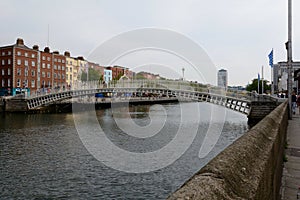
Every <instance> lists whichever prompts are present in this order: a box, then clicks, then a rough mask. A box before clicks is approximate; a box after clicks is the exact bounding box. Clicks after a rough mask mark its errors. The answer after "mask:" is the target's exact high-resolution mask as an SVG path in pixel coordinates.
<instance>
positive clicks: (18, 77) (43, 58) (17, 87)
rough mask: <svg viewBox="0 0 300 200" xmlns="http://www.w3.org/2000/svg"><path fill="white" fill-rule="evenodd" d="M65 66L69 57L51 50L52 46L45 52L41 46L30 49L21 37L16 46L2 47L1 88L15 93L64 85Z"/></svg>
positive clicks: (5, 91) (4, 91)
mask: <svg viewBox="0 0 300 200" xmlns="http://www.w3.org/2000/svg"><path fill="white" fill-rule="evenodd" d="M65 66H66V58H65V56H63V55H60V54H59V53H58V52H53V53H51V52H50V49H49V48H48V47H46V48H45V49H44V51H39V47H38V46H37V45H34V46H33V48H29V47H27V46H26V45H25V44H24V41H23V40H22V39H20V38H19V39H17V42H16V44H14V45H10V46H4V47H0V70H1V73H0V84H1V85H0V91H2V95H3V94H5V95H15V94H18V93H20V92H21V91H27V92H30V93H34V92H36V91H43V90H44V91H45V90H46V89H47V90H49V89H53V88H55V87H56V88H58V87H59V88H61V87H64V86H65V84H66V80H65V76H66V73H65ZM0 95H1V93H0Z"/></svg>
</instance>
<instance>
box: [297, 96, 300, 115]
mask: <svg viewBox="0 0 300 200" xmlns="http://www.w3.org/2000/svg"><path fill="white" fill-rule="evenodd" d="M297 106H298V109H299V115H300V92H299V93H298V96H297Z"/></svg>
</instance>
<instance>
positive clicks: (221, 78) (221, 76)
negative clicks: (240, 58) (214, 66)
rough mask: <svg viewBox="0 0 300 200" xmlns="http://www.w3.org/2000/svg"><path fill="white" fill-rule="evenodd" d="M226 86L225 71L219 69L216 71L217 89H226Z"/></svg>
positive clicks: (226, 77)
mask: <svg viewBox="0 0 300 200" xmlns="http://www.w3.org/2000/svg"><path fill="white" fill-rule="evenodd" d="M227 86H228V74H227V70H225V69H220V70H219V71H218V87H222V88H225V89H227Z"/></svg>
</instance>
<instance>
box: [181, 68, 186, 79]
mask: <svg viewBox="0 0 300 200" xmlns="http://www.w3.org/2000/svg"><path fill="white" fill-rule="evenodd" d="M181 70H182V81H184V70H185V69H184V67H183V68H182V69H181Z"/></svg>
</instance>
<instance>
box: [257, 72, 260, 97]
mask: <svg viewBox="0 0 300 200" xmlns="http://www.w3.org/2000/svg"><path fill="white" fill-rule="evenodd" d="M257 83H258V84H257V93H258V94H259V84H260V78H259V73H258V76H257Z"/></svg>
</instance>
